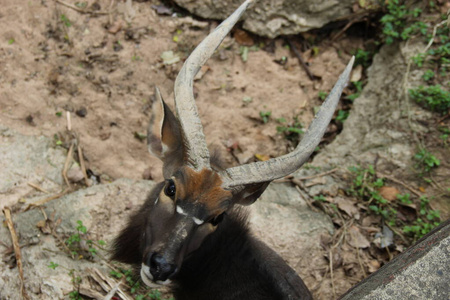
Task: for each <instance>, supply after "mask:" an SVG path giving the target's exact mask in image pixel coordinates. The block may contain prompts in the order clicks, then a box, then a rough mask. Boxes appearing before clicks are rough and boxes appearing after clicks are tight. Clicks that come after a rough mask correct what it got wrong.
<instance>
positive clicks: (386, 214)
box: [348, 165, 397, 225]
mask: <svg viewBox="0 0 450 300" xmlns="http://www.w3.org/2000/svg"><path fill="white" fill-rule="evenodd" d="M349 170H350V172H352V173H353V174H354V176H355V178H354V179H353V183H352V186H351V187H350V189H349V191H348V192H349V193H350V194H352V195H354V196H356V197H358V198H359V199H362V200H363V201H364V202H366V204H367V205H368V207H369V209H370V210H371V211H373V212H374V213H375V214H377V215H381V216H382V217H383V218H384V219H385V220H386V221H388V222H389V223H390V224H391V225H392V224H394V223H395V216H396V215H397V211H396V209H395V207H394V205H391V203H390V202H389V201H388V200H386V199H385V198H383V197H382V196H381V194H380V193H379V188H381V187H383V186H384V179H383V178H378V177H377V176H376V172H375V169H374V168H373V166H372V165H369V166H368V167H367V168H363V167H361V166H353V167H350V168H349Z"/></svg>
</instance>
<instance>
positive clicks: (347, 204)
mask: <svg viewBox="0 0 450 300" xmlns="http://www.w3.org/2000/svg"><path fill="white" fill-rule="evenodd" d="M335 203H336V204H337V206H338V208H339V209H340V210H342V211H344V212H345V213H346V214H347V215H349V216H350V217H354V218H355V219H356V220H359V217H360V215H359V210H358V208H357V207H356V206H355V204H354V203H353V201H350V200H348V199H344V198H340V197H337V198H335Z"/></svg>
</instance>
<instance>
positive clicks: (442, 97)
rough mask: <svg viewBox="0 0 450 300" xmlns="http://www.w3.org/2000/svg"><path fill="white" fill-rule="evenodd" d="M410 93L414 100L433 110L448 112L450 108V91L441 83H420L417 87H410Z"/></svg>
mask: <svg viewBox="0 0 450 300" xmlns="http://www.w3.org/2000/svg"><path fill="white" fill-rule="evenodd" d="M409 95H410V96H411V98H412V99H413V100H414V101H416V102H417V103H419V104H421V105H423V106H424V107H425V108H427V109H429V110H431V111H435V112H440V113H447V111H448V110H449V109H450V92H449V91H446V90H444V89H443V88H442V86H440V85H439V84H438V85H431V86H423V85H420V86H419V87H417V88H415V89H410V90H409Z"/></svg>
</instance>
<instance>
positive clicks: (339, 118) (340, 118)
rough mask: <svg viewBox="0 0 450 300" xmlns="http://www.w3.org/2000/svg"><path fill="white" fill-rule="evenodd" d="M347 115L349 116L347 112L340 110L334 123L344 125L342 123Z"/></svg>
mask: <svg viewBox="0 0 450 300" xmlns="http://www.w3.org/2000/svg"><path fill="white" fill-rule="evenodd" d="M349 114H350V112H349V111H347V110H342V109H340V110H338V112H337V116H336V121H339V122H341V123H344V121H345V120H347V118H348V115H349Z"/></svg>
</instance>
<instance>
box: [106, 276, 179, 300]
mask: <svg viewBox="0 0 450 300" xmlns="http://www.w3.org/2000/svg"><path fill="white" fill-rule="evenodd" d="M109 274H110V275H111V276H113V277H114V278H117V279H121V278H123V277H124V276H125V280H126V283H127V285H128V287H129V291H130V293H131V294H133V295H134V297H135V298H134V299H136V300H147V299H155V300H162V299H163V298H162V295H161V292H160V291H158V290H150V291H147V289H146V288H141V285H140V283H139V280H138V279H137V278H136V276H135V275H134V274H133V271H132V270H126V269H122V268H119V269H118V270H111V271H110V273H109ZM143 290H145V293H144V294H142V293H141V292H142V291H143ZM169 300H173V298H170V299H169Z"/></svg>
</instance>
